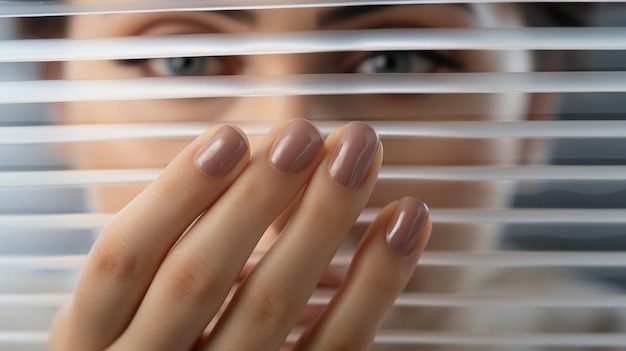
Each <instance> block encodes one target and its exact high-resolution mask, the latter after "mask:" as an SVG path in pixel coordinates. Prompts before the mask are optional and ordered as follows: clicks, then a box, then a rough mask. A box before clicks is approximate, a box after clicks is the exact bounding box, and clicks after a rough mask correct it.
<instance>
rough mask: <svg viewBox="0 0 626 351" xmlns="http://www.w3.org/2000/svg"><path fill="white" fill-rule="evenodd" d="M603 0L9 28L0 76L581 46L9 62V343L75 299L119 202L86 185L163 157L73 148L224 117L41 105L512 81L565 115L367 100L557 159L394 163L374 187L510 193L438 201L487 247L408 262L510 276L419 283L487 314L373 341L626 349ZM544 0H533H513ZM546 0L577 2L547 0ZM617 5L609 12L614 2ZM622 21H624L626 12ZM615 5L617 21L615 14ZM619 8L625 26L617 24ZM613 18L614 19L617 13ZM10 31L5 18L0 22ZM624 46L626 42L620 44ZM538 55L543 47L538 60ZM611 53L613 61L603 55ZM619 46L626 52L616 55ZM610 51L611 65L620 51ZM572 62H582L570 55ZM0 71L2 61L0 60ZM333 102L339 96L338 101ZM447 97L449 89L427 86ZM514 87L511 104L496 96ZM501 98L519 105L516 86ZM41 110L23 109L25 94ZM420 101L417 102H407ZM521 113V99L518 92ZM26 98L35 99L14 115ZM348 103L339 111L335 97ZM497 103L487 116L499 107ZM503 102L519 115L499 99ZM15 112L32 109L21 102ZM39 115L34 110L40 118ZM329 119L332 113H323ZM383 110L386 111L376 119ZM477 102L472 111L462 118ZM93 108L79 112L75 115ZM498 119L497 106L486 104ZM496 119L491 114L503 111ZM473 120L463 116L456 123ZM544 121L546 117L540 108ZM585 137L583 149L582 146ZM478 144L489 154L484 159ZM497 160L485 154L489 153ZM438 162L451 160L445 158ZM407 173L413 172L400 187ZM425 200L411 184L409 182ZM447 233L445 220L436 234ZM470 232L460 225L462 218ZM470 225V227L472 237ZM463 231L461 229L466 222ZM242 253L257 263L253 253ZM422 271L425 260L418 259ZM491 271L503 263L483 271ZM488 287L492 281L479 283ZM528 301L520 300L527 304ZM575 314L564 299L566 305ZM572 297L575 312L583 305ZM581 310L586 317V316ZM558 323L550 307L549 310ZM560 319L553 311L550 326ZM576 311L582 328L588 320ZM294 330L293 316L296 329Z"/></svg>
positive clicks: (325, 128) (620, 107)
mask: <svg viewBox="0 0 626 351" xmlns="http://www.w3.org/2000/svg"><path fill="white" fill-rule="evenodd" d="M512 2H513V1H506V0H469V1H463V2H459V1H446V0H421V1H409V0H407V1H401V0H397V1H391V0H387V1H382V0H379V1H349V0H344V1H334V0H325V1H324V0H317V1H311V0H298V1H284V0H265V1H263V3H262V4H260V3H259V2H258V1H246V0H236V1H233V0H228V1H226V0H224V1H219V0H211V1H206V0H186V1H166V0H161V1H159V0H150V1H127V2H114V1H95V0H93V1H88V2H75V3H74V2H70V3H66V2H58V1H44V2H41V1H32V2H29V1H0V20H2V21H3V22H0V23H5V24H6V27H7V28H14V27H15V28H16V27H17V23H18V21H19V20H20V19H23V18H39V17H48V16H79V15H102V14H132V13H169V12H200V11H223V10H240V9H248V10H251V9H253V10H256V9H263V10H267V11H272V10H277V9H283V8H301V9H307V8H335V7H346V6H372V5H390V6H406V5H415V6H422V5H428V4H431V5H441V4H453V3H456V4H458V3H462V4H468V5H470V6H481V5H484V4H506V3H512ZM578 2H580V3H585V2H588V3H592V2H593V3H595V4H596V5H597V6H598V9H597V14H596V17H594V18H593V25H591V26H588V27H581V28H572V27H565V26H563V27H558V26H551V27H548V26H542V27H536V28H501V27H498V26H494V27H493V28H483V29H478V28H474V29H468V28H447V27H441V28H439V27H437V28H423V27H420V28H374V29H372V28H363V29H359V30H324V31H293V32H279V33H251V34H241V33H237V34H224V33H210V34H184V35H166V36H164V35H156V36H121V37H114V38H80V39H69V38H62V39H58V38H37V39H21V38H19V37H18V35H17V32H16V31H15V35H7V36H6V38H2V39H3V40H2V41H0V67H3V66H4V67H10V68H8V69H7V70H6V72H11V71H13V70H14V69H15V68H13V67H20V68H23V67H25V65H28V66H27V67H28V68H29V69H31V70H32V71H36V70H37V68H36V67H35V66H31V65H33V64H35V65H36V64H42V65H45V64H51V63H55V62H73V61H85V62H91V61H114V60H139V59H142V60H143V59H159V58H169V57H227V56H228V57H231V56H232V57H251V56H268V55H315V54H324V53H337V52H402V51H417V50H423V51H441V52H446V53H447V52H495V53H507V52H508V53H510V52H521V51H532V52H535V53H536V52H539V53H540V54H541V53H547V54H555V53H556V54H558V55H563V56H564V57H566V58H568V57H570V56H576V57H582V58H583V59H584V60H583V61H585V62H584V63H583V64H581V65H580V66H577V68H575V69H568V68H567V67H565V66H566V65H565V66H564V67H565V68H558V69H557V68H554V67H553V66H551V65H550V63H549V61H550V58H549V57H548V58H545V60H546V61H548V64H547V66H548V68H546V69H542V70H534V71H531V70H523V69H520V68H519V66H517V67H515V68H513V69H510V70H507V69H500V70H494V71H489V70H486V69H476V70H475V71H461V72H456V71H455V72H437V73H432V72H428V73H406V74H353V73H337V72H330V73H329V72H324V73H323V74H321V73H305V74H288V75H264V74H245V75H224V76H212V77H176V78H160V77H134V76H133V77H130V78H129V77H105V76H101V77H97V78H88V79H62V78H59V77H53V78H52V79H43V78H42V77H39V76H37V75H36V74H34V73H32V72H31V73H28V74H25V75H22V76H21V77H19V78H18V79H15V78H14V77H13V76H11V75H10V74H9V73H6V75H5V76H4V77H3V76H0V106H2V109H1V110H0V113H1V114H2V116H0V125H2V127H0V155H1V156H0V247H4V248H0V280H1V281H0V349H2V350H5V349H6V350H43V349H45V344H46V338H47V328H48V326H49V323H50V320H51V318H52V317H53V315H54V313H55V311H56V310H57V309H58V308H59V306H60V305H61V304H62V303H63V302H64V301H67V299H68V298H69V296H70V294H71V292H72V287H73V284H74V282H75V278H76V275H77V273H78V270H79V269H80V268H81V267H82V265H83V263H84V261H85V259H86V254H87V251H88V249H89V247H90V245H91V243H92V242H93V239H94V235H92V234H93V233H97V231H98V230H99V228H101V227H102V226H103V225H104V224H105V223H107V222H108V221H109V220H110V219H111V218H112V217H113V216H114V213H107V212H105V213H101V212H98V211H94V210H93V209H92V208H91V207H90V204H89V201H90V199H89V196H88V194H89V192H90V191H91V190H92V188H95V187H98V186H115V185H129V184H131V185H132V184H139V185H145V184H147V183H148V182H150V181H151V180H153V179H154V178H155V177H156V176H157V175H158V174H159V172H160V170H161V168H158V167H156V168H155V167H141V166H140V165H131V166H128V167H118V168H106V167H105V168H104V169H89V168H88V167H83V168H81V167H80V166H79V167H77V166H75V165H70V164H69V163H70V162H69V161H67V160H66V159H65V158H64V155H63V154H62V151H58V150H63V149H64V148H67V147H68V146H69V147H72V146H77V145H83V144H85V143H95V142H107V143H127V142H154V141H159V142H172V141H179V140H188V139H189V138H192V137H195V136H198V135H200V134H201V133H202V132H203V131H204V130H206V129H207V128H208V127H210V126H211V125H214V124H216V123H220V121H219V120H214V121H212V120H206V121H204V120H203V121H174V122H172V121H147V122H142V123H136V122H132V121H131V122H129V123H122V122H119V121H115V122H112V123H100V124H87V123H55V121H54V118H53V117H50V116H49V115H48V112H46V111H47V110H46V108H45V106H47V105H46V104H57V106H58V105H59V104H67V103H73V102H107V101H129V102H133V101H148V100H159V101H160V100H164V101H179V100H183V99H184V100H185V101H195V100H198V99H206V98H241V99H257V98H266V97H284V96H299V97H304V98H310V99H323V98H324V97H326V98H338V99H342V98H343V99H354V98H355V97H356V98H363V99H369V98H370V97H371V96H388V95H394V96H396V95H397V96H409V95H411V96H412V95H416V96H422V97H423V96H437V97H441V98H443V97H457V96H486V95H494V96H496V95H497V96H504V95H506V94H522V93H525V94H560V96H561V98H562V102H561V104H560V106H561V108H560V110H559V111H557V112H552V111H545V112H541V113H537V115H535V116H533V117H539V118H534V119H535V120H533V118H529V119H528V120H515V118H514V117H513V116H512V115H513V112H509V109H507V108H504V109H502V111H505V112H501V113H500V115H501V116H500V115H499V116H498V118H486V120H484V119H480V118H475V116H476V115H481V114H482V115H485V116H488V117H489V114H490V113H492V112H484V111H480V110H479V109H477V110H476V111H471V109H472V108H475V107H470V108H469V111H468V110H467V109H466V110H463V111H458V110H455V108H454V107H448V108H447V109H441V110H436V111H434V112H433V113H432V114H431V117H432V118H431V119H430V120H427V119H426V118H423V117H422V118H414V119H411V118H409V117H411V116H412V113H414V111H408V110H406V111H405V110H403V111H393V112H388V111H376V112H377V113H376V116H374V117H371V116H370V117H368V118H366V119H364V120H365V122H367V123H368V124H370V125H371V126H372V127H374V129H376V130H377V132H378V133H379V134H380V135H381V137H382V139H383V141H384V143H393V142H398V141H406V140H409V141H413V142H419V141H420V140H427V141H430V142H433V141H434V142H446V141H452V140H462V141H464V142H465V141H477V142H478V141H484V140H499V141H502V142H503V143H508V142H518V141H534V142H546V143H549V144H550V145H551V146H550V147H548V148H547V149H546V151H545V154H547V155H549V156H550V158H551V160H549V161H545V162H531V161H528V160H524V162H521V163H518V162H510V163H509V164H502V165H500V164H489V162H488V161H489V160H485V159H481V158H480V157H479V158H478V159H472V158H471V157H470V156H465V155H459V156H458V157H459V159H454V160H452V161H451V160H448V162H447V163H448V164H437V162H431V164H429V163H428V162H419V163H418V162H413V163H411V162H408V161H406V162H404V163H402V162H399V163H398V164H396V163H394V162H389V163H386V164H385V165H384V166H383V168H382V171H381V173H380V176H379V183H380V184H381V185H383V186H384V185H385V184H400V185H406V184H417V183H420V182H422V183H425V184H465V183H476V184H490V185H493V186H495V187H501V188H502V191H504V192H505V193H506V194H507V197H509V198H510V202H511V203H510V204H509V203H502V204H499V205H489V206H486V205H485V206H469V205H463V204H462V201H461V202H460V203H461V205H459V206H443V205H442V206H437V205H435V206H433V208H432V221H433V223H434V224H435V230H434V232H433V235H437V228H438V226H442V227H441V228H446V227H445V226H446V225H452V226H457V227H460V228H465V227H470V226H479V227H480V228H482V229H481V230H480V232H481V233H482V235H483V236H484V237H487V239H489V240H494V241H497V243H498V245H497V246H495V247H493V248H490V249H489V250H461V251H459V250H452V249H446V248H445V247H444V249H443V250H433V251H427V252H426V253H425V254H424V255H423V257H422V258H421V260H420V264H419V267H426V268H462V269H466V270H469V271H472V272H478V273H480V274H496V275H497V274H501V275H504V276H507V275H508V274H509V273H510V274H511V276H516V272H520V271H522V272H523V271H524V270H530V272H532V273H530V274H531V275H530V276H524V275H521V276H520V278H519V279H518V280H516V281H507V280H505V281H504V282H500V281H499V282H497V284H496V285H485V286H484V287H483V288H482V289H481V288H480V287H479V288H478V289H474V290H469V289H467V290H462V289H461V290H458V291H434V292H411V291H407V292H405V293H403V294H402V295H400V297H399V298H398V300H397V301H396V307H397V308H404V309H429V308H430V309H435V310H436V311H440V310H454V311H457V310H458V311H465V310H472V311H478V312H477V314H478V315H479V316H481V317H480V318H479V319H478V320H477V321H476V322H475V324H472V325H470V327H471V328H469V329H467V330H465V329H463V330H458V329H454V328H450V329H445V328H442V329H439V330H427V329H426V330H423V329H416V328H412V327H411V326H410V325H406V326H402V327H398V326H394V327H393V328H391V327H389V328H387V327H384V328H383V329H382V330H381V331H380V332H379V334H378V336H377V338H376V341H375V343H376V346H377V347H378V346H380V347H385V346H394V345H399V346H403V347H409V348H411V347H415V348H416V347H418V346H424V347H434V346H449V347H458V348H459V349H469V348H470V347H495V349H500V350H513V348H514V347H520V346H526V347H532V348H533V350H539V349H542V348H551V347H552V348H557V347H563V348H567V349H581V350H591V349H596V348H607V349H608V348H610V349H615V350H618V349H623V348H624V347H625V346H624V345H626V273H624V272H626V271H624V268H626V236H624V234H623V230H624V225H625V224H626V201H624V200H623V199H622V198H623V195H624V189H625V187H626V183H624V180H625V179H626V163H624V162H625V160H626V157H624V155H623V154H622V153H621V152H620V148H621V149H623V146H626V145H623V144H621V143H623V141H624V138H625V137H626V121H622V120H621V119H624V118H623V117H624V111H626V105H624V104H623V96H624V93H625V92H626V69H625V67H624V65H623V62H624V61H623V57H624V56H623V51H624V50H625V49H626V29H625V28H624V27H623V25H624V22H625V21H623V19H624V18H626V7H625V6H624V4H623V3H620V1H604V2H602V3H598V2H596V1H591V0H589V1H578ZM515 3H523V4H545V3H546V2H543V1H532V0H526V1H521V2H520V1H515ZM550 3H553V4H565V3H574V2H572V1H552V2H550ZM615 14H620V15H619V16H615ZM620 16H621V17H620ZM615 18H617V19H618V20H617V21H615V20H614V19H615ZM620 20H621V22H620ZM620 26H621V27H620ZM11 32H14V31H13V30H7V31H6V33H11ZM619 55H621V56H619ZM540 57H541V56H540ZM606 57H609V58H613V59H612V60H605V58H606ZM619 57H621V58H622V59H621V61H620V59H616V58H619ZM616 62H617V63H616ZM581 67H582V68H581ZM0 72H3V71H0ZM333 101H342V100H333ZM436 101H443V100H436ZM507 101H509V100H507ZM509 102H510V101H509ZM33 106H34V107H35V109H34V110H28V108H33ZM411 106H412V108H415V109H416V108H418V107H419V106H415V105H411ZM510 109H511V110H513V109H514V108H513V105H511V108H510ZM24 111H28V112H24ZM344 112H345V111H344ZM493 113H495V112H493ZM507 113H510V114H511V116H507V115H506V114H507ZM23 115H25V116H24V117H23ZM33 115H34V116H33ZM321 115H323V113H321ZM386 116H389V117H386ZM460 116H470V117H473V118H467V117H465V118H461V117H460ZM85 117H88V116H85ZM490 117H493V116H490ZM500 117H501V118H500ZM312 119H313V120H314V121H315V123H316V125H317V126H318V127H319V128H320V130H321V131H322V132H323V133H325V134H327V133H329V132H330V131H332V130H333V129H335V128H336V127H338V126H340V125H341V124H343V123H345V122H346V121H348V120H354V119H361V117H360V115H359V112H354V113H353V115H351V114H349V113H345V114H342V115H340V117H338V118H331V119H333V120H332V121H330V120H323V119H322V118H312ZM464 119H469V120H464ZM537 119H538V120H537ZM234 124H236V125H238V126H240V127H241V128H242V129H243V130H244V131H245V132H246V133H247V134H248V135H250V136H262V135H264V134H265V133H267V132H268V131H269V128H270V127H271V126H272V125H273V122H259V121H253V120H246V119H245V118H241V119H238V120H237V121H235V122H234ZM581 150H582V151H581ZM481 157H482V156H481ZM484 157H488V156H484ZM444 163H445V162H444ZM407 186H409V185H407ZM416 195H418V196H419V192H418V193H417V194H416ZM379 210H380V208H378V207H377V206H374V205H373V206H370V207H368V208H367V209H366V210H365V211H364V212H363V213H362V215H361V217H360V218H359V220H358V222H357V225H364V224H368V223H371V221H372V220H373V218H374V217H375V214H376V213H378V211H379ZM444 230H445V229H442V231H444ZM454 233H455V235H458V236H463V235H464V233H465V231H464V229H460V230H456V231H454ZM468 233H469V232H468ZM468 236H469V234H468ZM351 255H352V251H351V250H349V249H344V250H341V251H340V252H339V253H338V254H337V256H336V257H335V259H334V260H333V263H332V265H335V266H347V265H349V263H350V261H351ZM251 259H252V260H253V261H254V260H258V259H260V256H258V255H256V256H253V257H252V258H251ZM419 267H418V269H419ZM494 272H495V273H494ZM544 274H554V275H555V276H557V277H559V279H560V278H561V277H565V278H566V279H567V283H563V285H562V286H561V287H562V289H557V290H553V291H551V290H550V289H546V290H544V289H537V290H533V289H530V290H519V289H518V287H519V284H533V282H536V279H539V278H536V277H539V276H543V275H544ZM492 286H496V288H493V289H491V288H490V287H492ZM333 292H334V291H329V290H327V289H318V290H316V291H315V293H314V294H313V296H312V297H311V299H310V302H309V303H310V304H317V305H324V304H327V303H328V301H329V300H330V298H331V296H332V294H333ZM510 308H517V309H519V310H520V311H524V312H523V313H524V315H525V314H526V313H540V314H541V313H543V314H552V313H555V314H556V315H558V316H561V318H563V320H562V321H564V320H565V319H566V318H572V317H571V316H572V315H575V316H579V315H580V316H582V317H581V318H589V319H590V324H593V323H591V319H593V318H594V317H592V316H593V313H592V312H593V311H600V313H603V312H606V311H610V312H614V314H612V317H611V320H612V322H613V324H612V326H611V328H608V329H601V328H595V329H594V328H592V329H590V330H586V331H584V332H583V331H580V330H564V329H563V328H557V327H546V328H542V327H541V326H540V325H538V324H532V325H531V326H530V328H523V327H520V328H519V329H517V330H507V331H501V329H498V328H495V329H490V328H489V327H484V326H483V324H482V323H483V322H484V321H485V320H487V321H489V320H492V321H493V320H498V318H496V317H492V316H491V314H492V313H500V314H505V315H506V313H507V312H506V311H508V309H510ZM529 311H530V312H529ZM569 311H572V312H571V313H572V314H568V313H570V312H569ZM580 311H582V312H580ZM577 313H582V314H577ZM546 320H549V319H546ZM553 322H554V321H553ZM583 324H584V323H583ZM300 332H301V330H298V328H296V329H294V332H293V333H292V335H291V336H290V338H292V339H294V338H296V337H297V335H298V334H299V333H300Z"/></svg>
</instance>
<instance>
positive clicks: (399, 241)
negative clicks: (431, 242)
mask: <svg viewBox="0 0 626 351" xmlns="http://www.w3.org/2000/svg"><path fill="white" fill-rule="evenodd" d="M429 212H430V210H429V209H428V206H426V204H425V203H423V202H422V201H419V200H417V199H414V198H412V197H405V198H403V199H402V200H400V202H399V203H398V206H397V207H396V212H395V213H394V215H393V218H392V220H391V222H389V227H387V246H388V247H389V249H391V251H392V252H393V253H395V254H396V255H398V256H406V255H408V254H410V253H411V252H412V251H413V249H414V248H415V245H416V243H417V242H418V240H419V239H420V236H421V235H422V232H423V230H424V227H425V226H426V223H427V222H428V217H429Z"/></svg>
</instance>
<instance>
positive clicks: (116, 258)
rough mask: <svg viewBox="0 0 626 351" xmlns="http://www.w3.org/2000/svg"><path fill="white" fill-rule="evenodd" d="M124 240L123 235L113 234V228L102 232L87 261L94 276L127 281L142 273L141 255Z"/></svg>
mask: <svg viewBox="0 0 626 351" xmlns="http://www.w3.org/2000/svg"><path fill="white" fill-rule="evenodd" d="M105 233H106V235H105ZM124 238H125V236H124V235H118V234H117V233H115V230H114V229H113V228H107V229H105V231H103V235H102V238H101V240H99V241H98V242H97V243H96V245H95V246H94V250H93V251H92V253H91V256H90V260H89V267H90V269H91V271H92V272H93V273H94V274H95V275H96V276H98V277H101V278H106V279H113V280H120V281H127V280H129V279H135V278H137V277H138V276H139V275H140V274H141V273H142V271H143V269H142V268H143V263H142V258H141V255H140V254H139V252H136V251H135V250H133V249H132V247H131V246H130V245H129V243H128V242H127V241H126V240H125V239H124Z"/></svg>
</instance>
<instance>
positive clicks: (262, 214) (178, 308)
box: [112, 122, 325, 350]
mask: <svg viewBox="0 0 626 351" xmlns="http://www.w3.org/2000/svg"><path fill="white" fill-rule="evenodd" d="M307 123H308V122H307ZM285 125H286V123H284V124H282V125H280V126H279V127H277V128H275V129H274V130H273V131H272V132H271V133H270V134H269V135H268V137H267V138H266V139H265V140H264V142H263V143H262V144H261V145H260V146H259V148H258V149H257V150H256V151H255V153H254V155H253V156H252V157H251V159H250V162H249V164H248V166H247V167H246V169H245V170H244V171H243V172H242V174H241V175H240V176H239V177H238V179H237V180H236V181H235V182H234V183H233V184H232V185H231V186H230V187H229V189H228V190H227V191H226V192H225V193H224V194H223V195H222V197H220V199H219V200H218V201H216V202H215V204H214V205H213V206H212V207H211V208H210V209H209V210H208V211H207V212H206V213H205V214H204V215H203V216H202V217H201V218H200V219H199V220H198V221H197V222H196V223H195V224H194V226H193V227H192V228H191V229H190V230H189V231H188V232H187V233H186V234H185V237H184V238H183V239H182V240H181V241H180V242H179V243H178V244H177V245H176V247H174V249H173V250H172V251H171V252H170V254H169V255H168V256H167V258H166V259H165V260H164V262H163V264H162V266H161V268H160V269H159V272H158V273H157V275H156V276H155V278H154V281H153V282H152V284H151V286H150V288H149V290H148V292H147V293H146V296H145V298H144V300H143V301H142V303H141V306H140V307H139V309H138V310H137V314H136V315H135V318H134V319H133V321H132V322H131V324H130V325H129V326H128V328H127V330H126V331H125V332H124V334H123V335H122V336H121V338H120V339H119V340H118V341H117V342H116V343H115V344H114V345H113V347H112V350H137V349H146V350H173V349H181V350H186V349H189V348H191V347H192V345H193V344H194V343H195V342H196V340H197V338H198V337H199V336H200V335H201V334H202V331H203V330H204V329H205V328H206V326H207V325H208V324H209V322H210V321H211V319H212V318H213V317H214V315H215V314H216V312H217V311H218V309H219V307H220V306H221V305H222V303H223V301H224V299H225V298H226V296H227V295H228V292H229V291H230V289H231V287H232V286H233V284H234V282H235V280H236V279H237V277H238V275H239V272H240V271H241V269H242V268H243V266H244V264H245V263H246V261H247V259H248V257H249V256H250V254H251V253H252V251H253V249H254V247H255V246H256V244H257V242H258V241H259V239H260V238H261V236H262V235H263V233H264V232H265V230H266V229H267V227H268V226H269V225H270V224H271V223H272V222H273V221H274V220H275V219H276V217H277V216H278V215H279V214H280V213H281V212H282V211H283V210H284V209H285V208H286V207H287V206H288V205H289V204H290V203H291V202H292V200H293V199H294V198H295V197H296V196H297V195H298V193H299V192H300V191H301V189H302V188H303V187H304V186H305V184H306V183H307V182H308V180H309V179H310V177H311V176H312V174H313V173H314V171H315V169H316V168H317V166H318V165H319V163H320V162H321V161H322V159H323V158H324V156H325V148H324V147H321V148H320V149H319V151H317V153H316V154H315V155H314V157H313V159H312V160H311V162H310V163H309V164H308V165H307V166H306V167H304V168H303V169H302V170H300V171H298V172H296V173H286V172H282V171H280V170H278V169H277V168H276V167H274V166H273V165H271V164H270V161H269V157H268V154H269V150H270V148H271V146H272V144H273V141H274V140H275V139H276V136H277V134H278V133H279V132H280V131H281V130H282V129H283V128H284V127H285ZM320 139H321V137H320Z"/></svg>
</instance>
